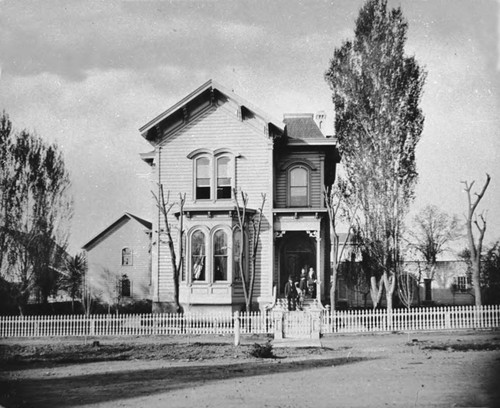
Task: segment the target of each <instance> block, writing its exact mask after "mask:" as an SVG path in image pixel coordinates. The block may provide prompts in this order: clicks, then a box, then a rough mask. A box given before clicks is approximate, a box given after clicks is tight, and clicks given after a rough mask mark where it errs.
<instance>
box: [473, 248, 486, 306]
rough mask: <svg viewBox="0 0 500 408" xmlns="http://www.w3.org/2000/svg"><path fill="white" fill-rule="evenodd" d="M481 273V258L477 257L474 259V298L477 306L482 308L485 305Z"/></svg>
mask: <svg viewBox="0 0 500 408" xmlns="http://www.w3.org/2000/svg"><path fill="white" fill-rule="evenodd" d="M480 271H481V257H480V256H476V257H475V259H472V285H473V286H474V297H475V304H476V306H481V305H482V304H483V299H482V295H481V285H480V280H479V276H480Z"/></svg>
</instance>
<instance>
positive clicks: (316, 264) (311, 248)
mask: <svg viewBox="0 0 500 408" xmlns="http://www.w3.org/2000/svg"><path fill="white" fill-rule="evenodd" d="M325 217H326V210H323V209H293V208H288V209H275V210H274V225H273V227H274V260H275V262H274V279H273V280H274V282H275V285H276V287H277V291H276V292H277V297H278V298H283V297H284V289H285V284H286V282H287V281H288V277H289V276H292V278H293V281H294V282H297V286H298V283H299V282H300V278H301V274H302V272H303V271H304V272H306V274H308V273H309V272H310V270H311V268H312V271H313V272H314V275H315V281H316V288H315V290H314V292H315V293H314V297H315V299H317V300H318V301H319V302H320V303H321V302H322V301H324V300H325V298H326V290H327V289H328V284H327V283H328V279H329V272H328V267H327V266H328V265H329V259H328V257H329V252H328V251H326V250H325V248H326V242H325V241H326V239H327V233H326V231H325V229H326V228H327V223H326V222H325V221H324V219H325Z"/></svg>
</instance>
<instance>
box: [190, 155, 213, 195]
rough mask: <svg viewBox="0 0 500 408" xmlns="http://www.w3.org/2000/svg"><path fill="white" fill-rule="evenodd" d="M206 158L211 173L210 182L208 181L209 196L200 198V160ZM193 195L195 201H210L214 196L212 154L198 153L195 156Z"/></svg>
mask: <svg viewBox="0 0 500 408" xmlns="http://www.w3.org/2000/svg"><path fill="white" fill-rule="evenodd" d="M203 159H206V160H208V173H209V176H210V177H209V182H208V189H209V192H208V198H201V197H200V198H199V197H198V179H201V178H199V177H198V162H199V161H200V160H203ZM193 175H194V177H193V197H194V200H195V201H198V200H199V201H209V200H212V199H213V198H214V194H213V160H212V156H210V155H208V154H201V155H198V156H196V157H195V158H194V160H193Z"/></svg>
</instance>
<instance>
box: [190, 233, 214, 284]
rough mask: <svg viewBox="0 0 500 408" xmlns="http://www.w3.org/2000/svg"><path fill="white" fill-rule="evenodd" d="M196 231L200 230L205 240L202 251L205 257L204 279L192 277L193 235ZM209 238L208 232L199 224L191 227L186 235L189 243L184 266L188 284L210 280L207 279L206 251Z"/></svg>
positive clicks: (207, 263) (207, 259) (203, 282)
mask: <svg viewBox="0 0 500 408" xmlns="http://www.w3.org/2000/svg"><path fill="white" fill-rule="evenodd" d="M196 232H201V233H203V235H204V238H205V242H204V247H205V252H204V257H205V261H204V262H205V265H204V267H205V279H203V280H201V279H194V274H193V266H194V265H193V236H194V234H195V233H196ZM209 238H210V234H209V232H208V231H207V229H206V228H203V227H200V226H197V227H193V228H192V229H191V230H190V232H189V235H188V240H187V241H188V243H189V248H188V255H189V256H188V265H187V268H186V275H187V276H186V281H187V282H188V283H190V284H208V283H209V282H210V279H209V271H210V269H209V256H208V254H209V252H208V249H209V248H210V246H209Z"/></svg>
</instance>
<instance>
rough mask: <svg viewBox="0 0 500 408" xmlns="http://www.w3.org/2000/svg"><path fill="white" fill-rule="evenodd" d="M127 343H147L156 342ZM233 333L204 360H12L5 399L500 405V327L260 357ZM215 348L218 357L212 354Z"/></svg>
mask: <svg viewBox="0 0 500 408" xmlns="http://www.w3.org/2000/svg"><path fill="white" fill-rule="evenodd" d="M73 341H74V340H73ZM106 341H108V340H101V342H106ZM120 341H122V342H123V341H124V340H123V339H120ZM126 341H128V342H130V343H131V344H136V346H135V348H137V349H139V345H140V344H144V343H145V342H146V340H144V339H140V340H134V339H129V340H126ZM230 341H231V339H223V340H220V339H217V341H215V342H214V339H199V343H198V344H197V346H196V347H197V349H199V351H200V352H199V354H197V356H196V358H192V356H191V357H190V358H185V357H186V356H185V355H181V354H175V353H174V355H177V356H178V357H180V358H175V357H173V358H170V357H171V355H170V354H169V358H168V359H167V358H161V359H159V358H154V357H153V358H152V359H144V358H143V357H141V356H142V354H140V353H138V355H137V357H138V359H135V360H134V359H132V360H130V359H129V360H126V361H104V362H93V363H85V364H64V363H63V364H61V363H57V364H56V363H50V362H47V363H45V364H43V363H37V364H34V365H33V367H30V366H26V364H18V365H16V364H12V363H9V364H8V366H7V368H6V369H5V368H4V369H2V370H1V371H0V376H1V383H0V386H1V387H2V392H1V397H0V403H1V404H3V405H4V406H5V407H7V408H8V407H84V406H85V407H87V406H88V407H149V408H156V407H158V408H159V407H169V408H171V407H218V408H221V407H236V406H239V407H282V408H285V407H300V408H307V407H315V408H321V407H496V406H500V351H499V349H500V333H498V332H479V333H464V332H462V333H448V334H422V333H420V334H411V335H407V334H390V335H377V336H373V335H370V336H340V337H339V336H331V337H325V338H323V339H322V340H321V342H322V345H323V348H322V349H295V350H293V351H292V350H286V349H276V350H275V351H276V354H277V356H278V358H275V359H256V358H254V357H250V356H248V354H247V353H246V352H242V350H248V346H243V347H240V348H238V349H237V348H234V347H233V346H232V345H231V344H230ZM134 342H135V343H134ZM225 343H227V344H225ZM247 343H248V340H247ZM156 347H158V348H162V349H163V350H165V349H166V348H169V350H170V351H173V352H181V351H182V349H183V348H187V345H186V343H176V342H175V339H168V340H167V339H165V341H163V342H159V341H156V342H155V343H154V345H153V349H152V350H154V349H155V348H156ZM245 347H247V348H246V349H245ZM148 350H149V349H148ZM214 350H219V351H218V352H215V354H214ZM456 350H460V351H456ZM463 350H467V351H463ZM150 352H152V351H150ZM207 353H210V358H208V359H206V358H203V355H204V354H205V355H206V356H208V354H207ZM217 353H219V354H217ZM129 357H130V356H129ZM132 358H133V357H132Z"/></svg>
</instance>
